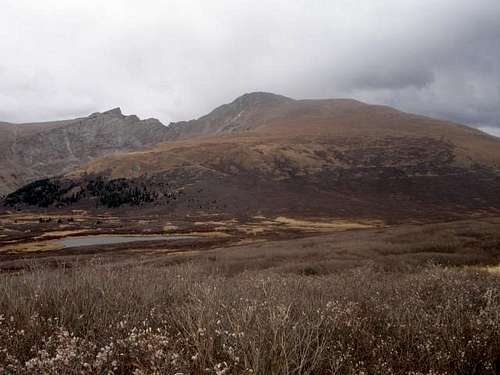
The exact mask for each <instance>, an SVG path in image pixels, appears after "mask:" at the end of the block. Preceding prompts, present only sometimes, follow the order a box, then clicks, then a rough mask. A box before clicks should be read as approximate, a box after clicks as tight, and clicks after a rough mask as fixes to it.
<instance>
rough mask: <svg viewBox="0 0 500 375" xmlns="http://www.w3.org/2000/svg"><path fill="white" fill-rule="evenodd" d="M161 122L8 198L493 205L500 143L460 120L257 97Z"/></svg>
mask: <svg viewBox="0 0 500 375" xmlns="http://www.w3.org/2000/svg"><path fill="white" fill-rule="evenodd" d="M167 129H168V133H169V135H168V136H167V138H169V139H172V140H175V139H177V140H175V141H169V142H166V143H163V144H160V145H158V146H155V147H153V148H151V149H147V150H142V151H137V152H130V153H114V154H112V155H108V156H104V157H101V158H97V159H95V160H93V161H91V162H89V163H88V164H85V165H83V166H81V167H79V168H77V169H75V170H73V171H71V172H70V173H67V174H65V175H63V176H60V177H58V178H56V179H52V180H46V181H42V182H38V183H35V184H32V185H28V186H26V187H24V188H22V189H20V190H18V191H17V192H16V193H13V194H11V195H10V196H8V197H7V200H6V202H7V204H9V205H11V206H22V205H26V204H28V205H35V206H36V205H37V202H38V201H37V197H39V196H43V197H45V198H44V200H43V206H59V207H66V206H68V205H70V206H72V207H87V208H89V207H96V206H97V207H99V206H105V207H108V208H109V207H113V208H119V207H120V208H122V209H126V207H128V206H130V205H136V206H140V207H141V209H142V210H145V211H147V210H152V211H156V212H157V211H159V212H166V213H168V214H169V215H173V216H175V215H180V216H183V215H186V214H193V215H199V214H214V215H217V214H229V215H239V216H245V215H259V214H263V215H271V216H272V215H279V214H285V215H292V216H293V215H297V216H329V217H364V218H380V219H384V220H391V219H398V218H424V217H426V218H433V217H434V218H443V217H457V216H458V217H459V216H461V215H464V214H498V212H499V210H500V194H499V192H500V139H498V138H496V137H493V136H489V135H487V134H485V133H482V132H480V131H478V130H475V129H472V128H469V127H466V126H463V125H458V124H453V123H448V122H444V121H440V120H435V119H431V118H427V117H422V116H417V115H412V114H407V113H404V112H400V111H398V110H395V109H393V108H389V107H384V106H374V105H368V104H364V103H361V102H358V101H355V100H350V99H332V100H292V99H289V98H285V97H282V96H278V95H273V94H268V93H253V94H246V95H243V96H242V97H240V98H238V99H236V100H235V101H234V102H232V103H230V104H227V105H224V106H222V107H219V108H217V109H216V110H214V111H213V112H211V113H210V114H208V115H207V116H204V117H202V118H200V119H198V120H194V121H191V122H187V123H177V124H171V125H170V126H169V127H168V128H167ZM47 197H48V198H47Z"/></svg>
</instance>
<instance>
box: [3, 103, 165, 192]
mask: <svg viewBox="0 0 500 375" xmlns="http://www.w3.org/2000/svg"><path fill="white" fill-rule="evenodd" d="M168 133H169V131H168V129H167V128H166V127H165V126H164V125H163V124H161V123H160V122H159V121H158V120H155V119H148V120H139V118H138V117H137V116H125V115H123V114H122V113H121V111H120V109H119V108H115V109H112V110H110V111H107V112H103V113H94V114H92V115H90V116H88V117H84V118H79V119H74V120H67V121H58V122H49V123H39V124H36V123H35V124H8V123H0V139H1V140H0V194H1V193H7V192H9V191H12V190H14V189H16V188H18V187H20V186H22V185H24V184H26V183H27V182H29V181H33V180H36V179H39V178H43V177H48V176H54V175H60V174H63V173H65V172H67V171H69V170H71V169H72V168H74V167H76V166H79V165H82V164H84V163H86V162H88V161H90V160H92V159H94V158H96V157H99V156H102V155H107V154H110V153H114V152H125V151H132V150H137V149H141V148H146V147H151V146H153V145H155V144H157V143H160V142H162V141H165V140H167V139H168Z"/></svg>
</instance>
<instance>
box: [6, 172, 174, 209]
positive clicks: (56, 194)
mask: <svg viewBox="0 0 500 375" xmlns="http://www.w3.org/2000/svg"><path fill="white" fill-rule="evenodd" d="M163 190H165V189H163ZM163 190H160V191H158V189H155V188H152V187H150V186H148V185H147V184H146V183H144V182H140V181H134V180H126V179H115V180H106V179H104V178H102V177H97V178H91V179H87V180H86V181H78V182H76V181H73V180H60V179H43V180H38V181H35V182H33V183H31V184H28V185H26V186H24V187H23V188H21V189H19V190H17V191H15V192H13V193H11V194H9V195H7V197H6V198H5V205H7V206H10V207H14V206H19V205H29V206H38V207H49V206H68V205H71V204H74V203H77V202H80V201H82V200H84V199H90V200H93V201H95V204H96V206H97V207H99V206H104V207H108V208H116V207H120V206H122V205H132V206H136V205H142V204H146V203H151V202H154V201H156V200H158V199H159V198H160V197H163V196H165V197H171V196H173V195H175V194H176V193H175V192H172V191H170V190H168V189H167V190H165V191H163Z"/></svg>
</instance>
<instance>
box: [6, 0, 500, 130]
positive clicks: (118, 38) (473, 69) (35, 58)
mask: <svg viewBox="0 0 500 375" xmlns="http://www.w3.org/2000/svg"><path fill="white" fill-rule="evenodd" d="M0 9H1V11H0V54H1V55H0V120H3V121H17V122H20V121H40V120H49V119H56V118H63V117H72V116H79V115H86V114H88V113H91V112H94V111H99V110H104V109H107V108H111V107H116V106H121V107H122V108H123V110H124V111H125V112H126V113H136V114H138V115H139V116H141V117H157V118H159V119H160V120H162V121H163V122H165V123H168V122H170V121H177V120H183V119H190V118H193V117H197V116H200V115H202V114H204V113H206V112H207V111H209V110H210V109H212V108H213V107H214V106H216V105H219V104H221V103H224V102H228V101H230V100H232V99H233V98H234V97H236V96H238V95H240V94H242V93H244V92H249V91H256V90H259V91H271V92H276V93H280V94H283V95H288V96H292V97H295V98H305V97H308V98H324V97H354V98H357V99H360V100H364V101H367V102H372V103H380V104H388V105H393V106H396V107H398V108H401V109H403V110H407V111H412V112H417V113H422V114H427V115H431V116H437V117H441V118H445V119H449V120H453V121H458V122H462V123H466V124H470V125H473V126H477V127H480V128H482V129H484V130H486V131H489V132H492V133H495V132H497V134H498V130H497V129H499V128H500V105H499V103H500V22H498V20H499V19H500V2H499V1H498V0H476V1H469V0H466V1H465V0H433V1H431V0H387V1H374V0H364V1H363V0H358V1H347V0H329V1H319V0H317V1H314V0H307V1H306V0H295V1H293V0H269V1H255V0H252V1H250V0H220V1H218V0H213V1H204V0H203V1H202V0H199V1H194V0H172V1H160V0H149V1H141V2H138V1H129V0H107V1H105V2H102V1H99V2H98V1H93V0H70V1H69V0H45V1H43V2H41V1H35V0H0Z"/></svg>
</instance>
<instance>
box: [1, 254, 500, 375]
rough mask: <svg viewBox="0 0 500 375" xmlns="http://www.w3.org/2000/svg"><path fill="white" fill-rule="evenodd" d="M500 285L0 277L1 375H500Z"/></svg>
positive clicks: (444, 271)
mask: <svg viewBox="0 0 500 375" xmlns="http://www.w3.org/2000/svg"><path fill="white" fill-rule="evenodd" d="M498 371H500V278H499V277H498V275H497V274H495V273H492V272H487V271H482V270H474V269H467V270H464V269H459V268H444V267H439V266H434V265H428V266H423V267H419V268H418V269H415V270H414V271H412V272H408V271H405V272H402V271H397V272H396V271H387V270H386V269H383V268H380V267H378V266H377V265H375V264H372V265H370V264H367V265H364V266H361V267H356V268H352V269H349V270H345V271H338V272H333V273H330V274H326V275H304V274H296V273H283V272H278V271H273V270H270V269H269V270H264V269H260V270H252V271H243V272H231V273H228V272H226V271H221V270H220V269H219V268H218V267H217V264H216V263H215V264H214V262H209V261H207V260H200V261H197V262H196V261H195V262H191V261H190V262H188V263H184V264H178V265H169V266H162V267H158V266H153V265H132V266H131V265H123V264H122V265H119V264H101V263H100V262H98V261H96V262H95V263H94V264H86V265H82V266H78V267H73V268H68V267H65V268H63V267H61V268H57V269H36V268H35V269H31V270H26V271H22V272H20V273H16V274H2V275H0V374H217V375H222V374H495V373H498Z"/></svg>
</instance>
